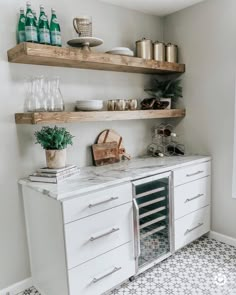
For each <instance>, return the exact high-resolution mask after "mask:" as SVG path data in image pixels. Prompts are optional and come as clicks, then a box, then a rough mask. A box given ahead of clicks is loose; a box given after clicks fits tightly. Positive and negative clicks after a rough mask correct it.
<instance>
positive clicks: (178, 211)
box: [174, 176, 211, 219]
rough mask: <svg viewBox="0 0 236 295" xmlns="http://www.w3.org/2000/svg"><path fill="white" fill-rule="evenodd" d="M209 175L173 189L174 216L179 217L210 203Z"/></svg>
mask: <svg viewBox="0 0 236 295" xmlns="http://www.w3.org/2000/svg"><path fill="white" fill-rule="evenodd" d="M210 196H211V180H210V176H207V177H204V178H201V179H198V180H195V181H192V182H189V183H186V184H184V185H180V186H178V187H175V189H174V217H175V219H179V218H181V217H183V216H185V215H187V214H189V213H192V212H194V211H196V210H198V209H200V208H203V207H205V206H208V205H209V204H210Z"/></svg>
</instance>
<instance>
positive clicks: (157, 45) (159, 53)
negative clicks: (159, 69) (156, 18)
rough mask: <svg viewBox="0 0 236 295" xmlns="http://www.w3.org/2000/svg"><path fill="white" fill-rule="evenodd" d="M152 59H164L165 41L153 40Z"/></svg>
mask: <svg viewBox="0 0 236 295" xmlns="http://www.w3.org/2000/svg"><path fill="white" fill-rule="evenodd" d="M154 59H155V60H157V61H165V60H166V46H165V43H163V42H159V41H156V42H154Z"/></svg>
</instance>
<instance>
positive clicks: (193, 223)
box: [175, 206, 210, 250]
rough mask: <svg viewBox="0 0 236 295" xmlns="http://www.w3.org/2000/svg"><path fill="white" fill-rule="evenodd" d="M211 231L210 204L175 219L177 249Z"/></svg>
mask: <svg viewBox="0 0 236 295" xmlns="http://www.w3.org/2000/svg"><path fill="white" fill-rule="evenodd" d="M208 231H210V206H207V207H205V208H202V209H200V210H198V211H196V212H194V213H191V214H189V215H186V216H185V217H182V218H180V219H178V220H176V221H175V250H178V249H180V248H182V247H183V246H185V245H187V244H188V243H190V242H192V241H194V240H196V239H198V238H199V237H200V236H202V235H204V234H205V233H207V232H208Z"/></svg>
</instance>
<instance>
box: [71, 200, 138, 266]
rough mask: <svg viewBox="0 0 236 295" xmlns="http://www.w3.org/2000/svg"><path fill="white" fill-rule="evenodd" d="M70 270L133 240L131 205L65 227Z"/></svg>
mask: <svg viewBox="0 0 236 295" xmlns="http://www.w3.org/2000/svg"><path fill="white" fill-rule="evenodd" d="M65 238H66V251H67V263H68V268H69V269H71V268H73V267H75V266H77V265H79V264H81V263H84V262H86V261H88V260H90V259H93V258H95V257H97V256H98V255H101V254H103V253H105V252H108V251H110V250H112V249H114V248H116V247H118V246H120V245H122V244H125V243H127V242H129V241H131V240H133V211H132V203H127V204H125V205H121V206H118V207H115V208H113V209H110V210H106V211H104V212H101V213H99V214H95V215H93V216H90V217H87V218H83V219H81V220H78V221H75V222H71V223H69V224H66V225H65Z"/></svg>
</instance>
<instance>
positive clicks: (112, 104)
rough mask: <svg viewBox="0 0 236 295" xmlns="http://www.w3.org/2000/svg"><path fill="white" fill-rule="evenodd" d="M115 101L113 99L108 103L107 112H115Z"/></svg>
mask: <svg viewBox="0 0 236 295" xmlns="http://www.w3.org/2000/svg"><path fill="white" fill-rule="evenodd" d="M115 102H116V101H115V100H114V99H111V100H108V101H107V110H108V111H114V110H115Z"/></svg>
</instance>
